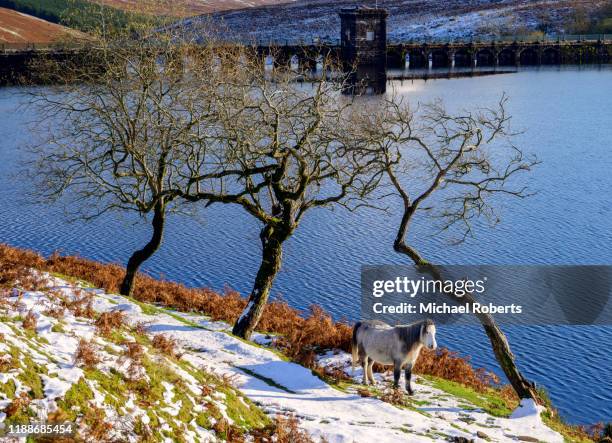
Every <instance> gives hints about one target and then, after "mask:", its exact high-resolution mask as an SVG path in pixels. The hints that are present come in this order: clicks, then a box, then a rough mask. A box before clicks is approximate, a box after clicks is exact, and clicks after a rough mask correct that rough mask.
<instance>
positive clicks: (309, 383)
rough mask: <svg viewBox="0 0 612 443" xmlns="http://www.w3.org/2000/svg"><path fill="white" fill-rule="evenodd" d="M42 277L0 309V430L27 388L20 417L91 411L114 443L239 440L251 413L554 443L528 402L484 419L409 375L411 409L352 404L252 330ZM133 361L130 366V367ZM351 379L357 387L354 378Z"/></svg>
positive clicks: (349, 430)
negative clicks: (168, 345) (232, 329)
mask: <svg viewBox="0 0 612 443" xmlns="http://www.w3.org/2000/svg"><path fill="white" fill-rule="evenodd" d="M45 278H47V279H48V283H47V285H48V286H49V289H48V290H45V291H44V292H25V293H22V294H18V293H17V292H16V291H14V293H13V294H12V296H11V297H9V298H8V299H5V300H7V302H5V303H4V304H3V305H0V315H1V322H0V352H2V353H3V354H4V356H3V357H2V361H0V381H1V382H2V388H0V410H3V411H5V412H0V423H4V425H6V424H7V423H9V422H11V420H13V421H14V419H15V415H13V416H11V417H8V415H9V414H8V412H7V411H8V410H9V409H10V405H11V404H14V403H15V398H20V396H21V394H22V393H23V392H30V394H31V395H30V396H33V397H34V399H33V400H31V402H30V403H29V405H27V406H26V407H25V409H24V410H23V411H21V412H20V413H23V414H26V415H27V414H33V415H36V414H38V416H39V417H41V418H46V417H49V416H55V418H56V419H57V409H58V406H60V407H61V408H62V409H63V410H64V412H65V413H67V417H65V418H66V419H68V420H74V419H77V420H78V419H79V417H81V416H84V418H83V420H85V422H88V423H91V421H92V420H93V419H92V414H93V413H92V412H91V411H92V408H93V407H94V406H95V408H93V410H95V411H97V412H96V413H97V414H98V418H100V416H101V417H102V418H103V422H105V423H107V424H109V425H110V428H111V432H113V433H115V434H117V436H118V437H121V438H123V440H122V441H126V440H127V441H140V440H139V437H138V436H137V433H139V434H140V435H142V433H143V432H145V431H146V432H148V434H147V435H150V436H152V437H153V438H154V440H155V441H163V440H164V439H166V437H169V436H172V435H181V436H182V437H184V439H185V441H215V440H222V439H223V438H224V434H222V433H220V432H219V426H215V424H218V423H219V421H226V422H227V423H231V424H235V425H238V426H239V427H242V428H243V429H245V430H247V432H248V430H249V429H251V428H254V427H257V426H261V425H262V424H263V423H264V422H265V421H266V420H267V418H266V417H265V416H263V415H262V414H261V412H260V411H261V410H263V411H264V412H265V414H267V416H268V417H274V416H277V415H289V416H291V415H294V416H296V417H297V418H298V419H299V426H300V427H301V428H302V429H304V430H306V431H307V432H308V433H310V434H311V435H312V436H313V437H314V438H315V439H318V438H319V437H323V438H325V439H326V440H327V441H329V442H374V441H377V442H392V441H393V442H396V441H407V442H420V441H423V442H431V441H432V440H433V441H448V440H449V439H450V440H452V439H454V438H455V437H457V438H461V437H463V438H466V439H468V440H472V439H473V440H475V441H485V440H489V441H500V442H503V441H517V440H519V439H521V440H527V441H536V440H534V439H537V441H544V442H557V441H559V442H560V441H563V439H562V438H561V436H560V435H559V434H557V433H556V432H554V431H552V430H551V429H549V428H547V427H546V426H545V425H544V424H543V423H542V421H541V419H540V417H539V412H540V410H539V408H538V407H536V406H535V405H530V404H528V403H525V404H523V405H522V407H520V408H519V409H518V410H517V411H515V413H514V414H513V416H512V417H513V418H499V417H493V416H491V415H488V414H487V413H485V412H484V411H482V410H481V409H479V408H478V407H477V406H475V405H474V404H471V403H470V402H469V401H468V400H466V399H460V398H457V397H454V396H452V395H449V394H448V393H447V392H445V391H443V390H440V389H437V388H436V387H435V386H434V383H432V382H431V381H430V380H426V379H424V378H421V377H417V380H416V384H415V389H416V395H415V396H414V398H413V399H412V400H411V401H412V405H413V406H411V407H410V408H399V407H396V406H393V405H391V404H389V403H385V402H382V401H380V400H378V399H376V398H367V397H362V396H361V395H359V394H358V393H357V388H358V386H357V385H349V386H348V387H347V388H345V389H342V390H340V389H339V388H337V387H332V386H330V385H328V384H326V383H325V382H323V381H322V380H321V379H320V378H318V377H317V376H315V375H313V373H312V372H311V371H310V370H308V369H306V368H304V367H302V366H299V365H297V364H295V363H292V362H289V361H286V359H284V358H283V357H282V356H280V355H279V354H277V353H276V352H275V351H273V350H271V349H268V348H266V347H265V346H264V345H263V344H266V343H268V342H269V341H270V340H269V338H268V337H266V336H263V335H261V334H259V335H256V337H255V339H256V341H257V342H258V343H260V344H259V345H256V344H253V343H247V342H244V341H242V340H239V339H237V338H235V337H233V336H232V335H231V334H230V333H229V326H228V325H227V324H225V323H221V322H212V321H210V320H209V319H208V318H206V317H204V316H201V315H195V314H185V313H179V312H175V311H169V310H165V309H162V308H158V307H155V306H152V305H146V304H142V303H138V302H135V301H133V300H131V299H127V298H125V297H122V296H118V295H114V294H106V293H104V291H102V290H98V289H94V288H87V287H80V286H79V285H74V284H71V283H68V282H67V281H65V280H62V279H59V278H56V277H51V276H48V275H46V274H45ZM87 294H89V295H91V298H90V301H91V303H90V304H89V305H87V304H86V305H80V304H79V305H78V308H79V309H76V310H75V309H73V310H72V311H70V310H66V311H65V312H62V311H61V306H66V305H70V303H74V302H75V300H77V304H78V303H79V302H78V300H87V299H86V298H84V296H86V295H87ZM88 303H89V302H88ZM89 308H93V310H94V311H95V315H91V313H90V316H91V317H93V318H94V319H95V318H98V327H97V328H96V326H94V320H92V319H88V318H85V317H82V316H75V313H76V314H79V315H85V313H86V310H87V309H89ZM80 311H82V312H80ZM117 311H119V312H122V313H123V315H124V316H125V319H126V320H127V324H128V325H129V327H123V328H115V329H108V330H106V333H103V332H104V331H103V329H100V328H101V327H100V323H104V322H101V321H100V320H99V319H100V318H101V317H100V315H101V313H107V314H106V316H105V318H107V317H108V319H111V318H113V315H114V314H112V313H114V312H117ZM111 314H112V315H111ZM102 315H104V314H102ZM109 322H111V320H109ZM28 327H29V328H30V329H28ZM159 336H163V337H164V340H170V341H172V340H176V341H177V342H178V343H179V345H180V353H181V354H182V355H180V356H175V357H178V358H173V357H172V356H170V355H167V354H166V355H164V352H160V350H159V349H163V348H160V347H159V346H157V347H156V346H155V343H156V342H157V341H159V340H157V338H156V337H159ZM81 340H85V341H87V342H90V343H91V346H92V347H93V348H94V349H95V351H96V354H97V355H98V358H99V361H98V362H95V363H94V364H90V365H85V364H84V363H83V360H85V359H84V357H83V355H80V357H79V358H76V357H77V356H76V354H77V349H80V351H79V352H80V354H83V346H82V345H79V342H80V341H81ZM162 341H163V340H162ZM129 343H138V344H139V345H140V346H141V347H142V352H143V354H142V355H140V357H139V356H138V352H136V351H135V349H137V348H139V346H130V344H129ZM131 348H133V349H131ZM168 352H169V351H168ZM85 357H86V356H85ZM75 359H76V360H78V361H79V363H78V364H75ZM135 360H138V362H137V363H138V364H137V365H133V364H132V363H133V362H134V361H135ZM348 361H349V356H348V355H347V354H346V353H343V352H339V351H338V352H330V353H328V354H327V355H324V356H322V357H321V359H320V363H321V364H323V365H339V364H342V365H345V366H346V367H347V370H348V366H347V365H348ZM90 363H91V362H90ZM135 368H136V370H135ZM355 376H356V378H357V379H359V377H360V372H359V371H357V372H356V374H355ZM377 376H378V378H379V386H378V388H380V389H385V388H384V387H382V383H383V381H384V380H385V376H384V375H377ZM228 380H231V384H232V385H233V386H235V387H236V388H237V389H239V391H240V393H238V392H236V391H234V388H232V387H231V386H229V382H228ZM413 384H414V383H413ZM126 386H127V387H126ZM242 395H244V396H245V398H243V397H242ZM26 397H27V396H26ZM255 405H258V407H256V406H255ZM100 411H101V412H100ZM0 426H2V425H0Z"/></svg>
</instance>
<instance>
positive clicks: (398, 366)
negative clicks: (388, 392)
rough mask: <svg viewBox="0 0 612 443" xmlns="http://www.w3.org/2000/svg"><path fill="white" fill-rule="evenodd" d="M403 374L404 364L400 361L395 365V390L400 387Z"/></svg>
mask: <svg viewBox="0 0 612 443" xmlns="http://www.w3.org/2000/svg"><path fill="white" fill-rule="evenodd" d="M401 373H402V363H401V362H399V361H396V362H395V363H394V364H393V387H394V388H398V387H399V379H400V374H401Z"/></svg>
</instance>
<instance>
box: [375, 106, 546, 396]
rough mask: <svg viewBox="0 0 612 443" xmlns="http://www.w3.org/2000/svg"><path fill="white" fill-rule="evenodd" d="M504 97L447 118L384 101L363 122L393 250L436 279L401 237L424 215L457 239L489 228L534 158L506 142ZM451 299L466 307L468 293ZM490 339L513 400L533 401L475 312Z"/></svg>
mask: <svg viewBox="0 0 612 443" xmlns="http://www.w3.org/2000/svg"><path fill="white" fill-rule="evenodd" d="M506 102H507V98H506V97H505V96H504V97H502V99H501V100H500V102H499V104H498V106H496V107H495V108H491V109H480V110H477V111H475V112H468V111H463V112H458V113H449V112H448V111H447V110H446V109H445V108H444V106H442V104H441V103H439V102H438V103H433V104H429V105H425V106H421V107H418V108H415V109H412V108H411V107H410V106H408V104H407V103H405V102H403V101H402V100H401V99H397V98H395V97H392V98H390V99H388V100H385V101H383V102H382V103H381V104H379V105H378V109H377V110H376V111H373V112H371V113H370V115H369V116H368V117H367V119H368V125H363V127H369V130H368V131H367V133H366V134H365V135H364V137H368V138H371V139H378V146H379V148H380V152H381V160H382V167H383V169H384V171H385V173H386V175H387V177H388V178H389V182H390V184H389V186H390V187H391V188H392V194H393V195H394V196H399V203H400V208H401V211H402V218H401V222H400V224H399V226H398V228H397V236H396V238H395V241H394V244H393V248H394V250H395V251H396V252H398V253H399V254H403V255H405V256H407V257H408V258H409V259H410V260H411V261H412V262H413V263H414V264H415V265H417V266H419V267H420V268H421V269H424V270H427V271H429V273H430V275H432V276H433V278H435V279H438V280H443V276H442V275H441V271H440V270H439V268H438V267H436V266H435V265H434V264H432V263H430V262H429V260H427V259H426V258H425V257H423V256H422V255H421V253H420V252H419V251H418V250H417V249H416V248H415V246H414V245H413V244H412V243H411V242H410V240H409V234H410V227H411V224H412V222H413V221H414V219H415V218H417V217H418V216H426V217H429V218H430V219H432V220H433V222H434V225H436V226H437V227H438V231H437V233H438V235H439V234H444V233H451V235H452V236H453V241H455V242H461V241H463V240H465V239H466V238H467V237H468V236H471V235H472V234H473V230H472V226H473V223H474V222H475V221H476V220H479V219H481V218H485V219H486V220H488V222H489V223H490V224H492V225H494V224H496V223H497V222H498V221H499V218H498V215H497V213H496V211H495V207H496V204H499V202H500V198H502V197H505V196H507V197H516V198H524V197H527V196H528V195H529V192H528V190H527V188H526V186H524V185H522V184H520V183H519V184H517V181H516V180H513V179H515V178H516V176H518V175H519V174H521V173H523V172H527V171H529V170H531V168H532V167H533V166H534V165H536V164H537V159H535V158H531V157H527V156H526V155H525V154H524V153H523V152H522V151H521V150H520V149H519V148H517V147H516V146H514V145H513V144H512V142H511V139H512V136H513V135H515V134H513V133H512V132H511V130H510V128H509V121H510V116H509V115H508V113H507V111H506ZM451 296H452V299H453V300H455V301H460V302H462V303H473V302H474V299H473V297H471V296H470V295H468V296H466V297H455V296H454V294H451ZM478 318H479V320H480V322H481V323H482V325H483V328H484V330H485V332H486V334H487V336H488V337H489V339H490V341H491V345H492V348H493V351H494V353H495V357H496V358H497V361H498V362H499V364H500V366H501V368H502V369H503V371H504V373H505V374H506V376H507V377H508V380H509V381H510V383H511V384H512V386H513V388H514V389H515V390H516V392H517V394H518V395H519V397H521V398H536V399H537V398H538V396H537V392H536V391H535V389H534V386H533V384H532V383H530V382H529V381H527V380H526V379H525V377H524V376H523V375H522V374H521V373H520V371H519V370H518V368H517V366H516V364H515V362H514V356H513V354H512V352H511V349H510V345H509V343H508V340H507V339H506V337H505V335H504V334H503V332H502V331H501V329H500V328H499V326H498V325H497V324H496V322H495V320H494V318H493V317H492V316H491V315H485V314H478Z"/></svg>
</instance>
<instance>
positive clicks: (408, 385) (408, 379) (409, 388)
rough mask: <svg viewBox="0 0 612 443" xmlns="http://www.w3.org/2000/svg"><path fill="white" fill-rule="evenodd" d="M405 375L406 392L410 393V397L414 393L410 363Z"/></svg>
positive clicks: (407, 365)
mask: <svg viewBox="0 0 612 443" xmlns="http://www.w3.org/2000/svg"><path fill="white" fill-rule="evenodd" d="M404 375H405V376H406V391H408V395H413V394H414V391H413V390H412V385H411V379H412V365H411V364H410V363H407V364H406V370H405V373H404Z"/></svg>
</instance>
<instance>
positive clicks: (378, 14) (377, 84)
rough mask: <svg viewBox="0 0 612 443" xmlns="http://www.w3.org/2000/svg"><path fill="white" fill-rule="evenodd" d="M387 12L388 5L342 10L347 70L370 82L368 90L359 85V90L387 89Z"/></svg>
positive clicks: (341, 37) (345, 66)
mask: <svg viewBox="0 0 612 443" xmlns="http://www.w3.org/2000/svg"><path fill="white" fill-rule="evenodd" d="M388 15H389V13H388V12H387V11H386V10H385V9H376V8H366V7H358V8H344V9H341V10H340V21H341V27H340V47H341V55H342V64H343V67H344V70H345V71H346V72H352V73H354V75H353V77H355V80H356V81H360V82H362V83H368V84H369V86H368V87H367V88H368V89H367V90H366V89H363V88H359V89H360V90H359V91H358V92H359V93H363V92H372V93H383V92H384V91H385V85H386V71H387V16H388ZM364 87H365V86H364ZM381 88H382V90H381ZM370 89H371V91H370ZM352 92H354V91H352Z"/></svg>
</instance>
